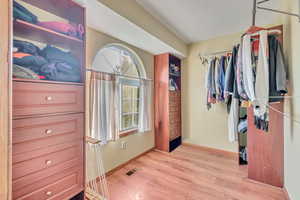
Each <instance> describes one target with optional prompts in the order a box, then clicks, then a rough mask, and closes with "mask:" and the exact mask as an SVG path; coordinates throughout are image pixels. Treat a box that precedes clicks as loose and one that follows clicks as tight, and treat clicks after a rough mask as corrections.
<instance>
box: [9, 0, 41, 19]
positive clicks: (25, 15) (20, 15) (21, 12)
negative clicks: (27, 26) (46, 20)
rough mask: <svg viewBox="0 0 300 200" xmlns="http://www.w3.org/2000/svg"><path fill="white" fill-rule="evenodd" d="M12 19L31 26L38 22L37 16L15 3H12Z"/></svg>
mask: <svg viewBox="0 0 300 200" xmlns="http://www.w3.org/2000/svg"><path fill="white" fill-rule="evenodd" d="M13 17H14V19H20V20H23V21H26V22H29V23H32V24H36V23H37V22H38V18H37V16H35V15H34V14H32V13H31V12H30V11H29V10H28V9H26V8H25V7H24V6H22V5H21V4H19V3H18V2H16V1H14V2H13Z"/></svg>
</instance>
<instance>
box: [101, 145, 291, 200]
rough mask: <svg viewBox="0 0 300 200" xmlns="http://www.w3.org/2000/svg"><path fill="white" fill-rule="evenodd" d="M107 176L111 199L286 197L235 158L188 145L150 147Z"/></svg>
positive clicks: (261, 199) (274, 199)
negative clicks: (250, 173) (167, 149)
mask: <svg viewBox="0 0 300 200" xmlns="http://www.w3.org/2000/svg"><path fill="white" fill-rule="evenodd" d="M134 168H136V169H137V172H136V173H135V174H133V175H131V176H127V175H126V173H127V172H128V171H129V170H131V169H134ZM107 179H108V186H109V190H110V195H111V196H110V197H111V200H285V196H284V192H283V190H282V189H279V188H275V187H272V186H268V185H264V184H260V183H257V182H252V181H250V180H249V179H247V169H246V168H245V167H239V166H238V165H237V161H236V160H234V159H230V158H228V157H223V156H220V155H215V154H213V153H210V152H205V151H201V150H199V149H197V148H195V147H190V146H181V147H179V148H178V149H177V150H175V151H174V152H172V153H170V154H167V153H163V152H159V151H151V152H150V153H148V154H146V155H144V156H142V157H140V158H138V159H136V160H134V161H132V162H130V163H129V164H128V165H126V166H124V167H123V168H121V169H119V170H118V171H116V172H115V173H113V174H112V175H110V176H109V177H108V178H107Z"/></svg>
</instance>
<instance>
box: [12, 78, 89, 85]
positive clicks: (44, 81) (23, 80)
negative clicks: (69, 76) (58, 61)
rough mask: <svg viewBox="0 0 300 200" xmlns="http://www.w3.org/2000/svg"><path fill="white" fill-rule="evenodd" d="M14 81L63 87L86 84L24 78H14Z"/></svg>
mask: <svg viewBox="0 0 300 200" xmlns="http://www.w3.org/2000/svg"><path fill="white" fill-rule="evenodd" d="M13 81H17V82H30V83H48V84H63V85H84V83H76V82H60V81H49V80H34V79H22V78H13Z"/></svg>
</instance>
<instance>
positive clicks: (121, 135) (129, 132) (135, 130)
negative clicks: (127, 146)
mask: <svg viewBox="0 0 300 200" xmlns="http://www.w3.org/2000/svg"><path fill="white" fill-rule="evenodd" d="M137 133H138V129H132V130H128V131H123V132H121V133H120V138H123V137H127V136H129V135H134V134H137Z"/></svg>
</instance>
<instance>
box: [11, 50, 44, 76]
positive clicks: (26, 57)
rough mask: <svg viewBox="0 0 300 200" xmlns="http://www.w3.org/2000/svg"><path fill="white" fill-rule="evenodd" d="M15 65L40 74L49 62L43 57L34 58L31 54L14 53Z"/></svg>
mask: <svg viewBox="0 0 300 200" xmlns="http://www.w3.org/2000/svg"><path fill="white" fill-rule="evenodd" d="M13 63H14V64H16V65H19V66H21V67H25V68H27V69H30V70H32V71H34V72H35V73H37V74H39V73H40V68H41V67H42V66H43V65H45V64H47V63H48V61H47V60H46V59H45V58H43V57H41V56H33V55H30V54H26V53H20V52H17V53H13Z"/></svg>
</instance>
